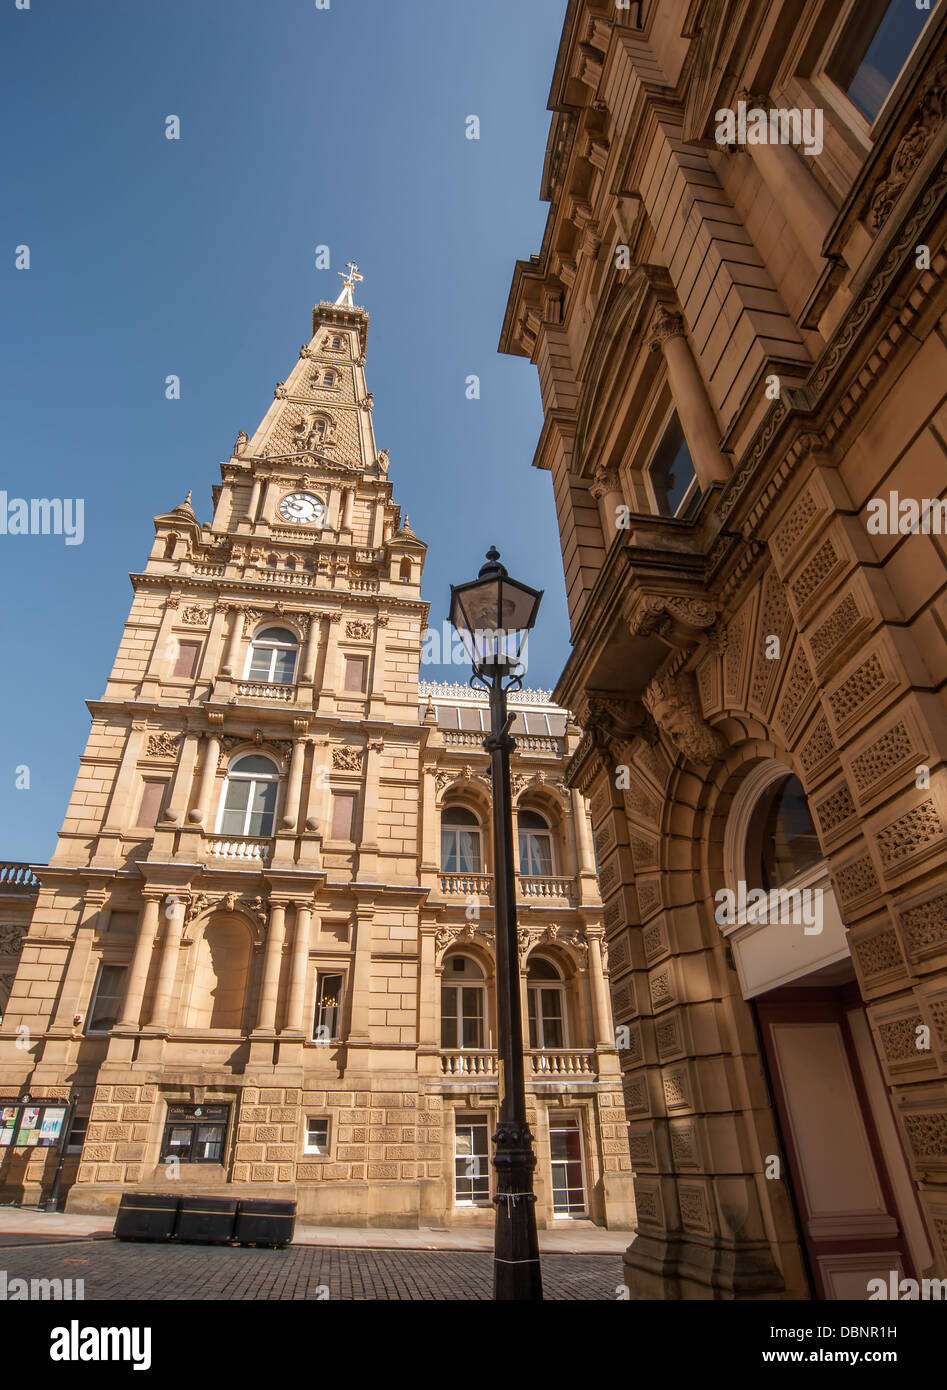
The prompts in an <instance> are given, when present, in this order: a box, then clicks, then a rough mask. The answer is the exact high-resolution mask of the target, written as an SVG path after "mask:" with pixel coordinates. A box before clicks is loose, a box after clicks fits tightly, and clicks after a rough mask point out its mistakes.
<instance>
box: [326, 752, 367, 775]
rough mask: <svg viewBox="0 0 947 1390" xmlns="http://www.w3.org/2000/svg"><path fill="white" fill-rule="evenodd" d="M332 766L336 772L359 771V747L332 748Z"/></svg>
mask: <svg viewBox="0 0 947 1390" xmlns="http://www.w3.org/2000/svg"><path fill="white" fill-rule="evenodd" d="M332 766H333V768H334V769H335V770H336V772H361V770H362V750H361V748H333V750H332Z"/></svg>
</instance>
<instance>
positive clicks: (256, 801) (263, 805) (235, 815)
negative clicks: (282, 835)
mask: <svg viewBox="0 0 947 1390" xmlns="http://www.w3.org/2000/svg"><path fill="white" fill-rule="evenodd" d="M278 791H279V768H278V767H277V766H276V764H275V763H274V762H273V761H272V759H271V758H266V757H264V756H263V755H262V754H260V753H245V754H244V755H243V756H242V757H239V758H235V759H234V761H233V762H232V763H231V764H230V769H229V771H228V773H227V782H226V785H225V787H224V792H223V795H222V797H221V801H220V814H219V816H218V818H217V834H218V835H240V836H248V837H256V838H260V839H266V838H268V837H269V836H270V835H272V834H273V822H274V820H275V817H276V797H277V793H278Z"/></svg>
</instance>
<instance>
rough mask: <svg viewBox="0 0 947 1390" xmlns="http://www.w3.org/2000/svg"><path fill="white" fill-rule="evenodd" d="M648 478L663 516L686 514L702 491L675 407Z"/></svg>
mask: <svg viewBox="0 0 947 1390" xmlns="http://www.w3.org/2000/svg"><path fill="white" fill-rule="evenodd" d="M647 477H648V481H649V483H650V485H651V493H652V496H653V498H654V505H655V509H656V511H658V512H659V513H660V514H661V515H662V516H683V515H684V514H685V513H686V512H688V511H689V510H690V507H691V505H692V504H693V502H694V500H695V498H696V497H697V496H698V494H699V488H698V486H697V475H696V473H695V471H694V461H693V459H692V458H691V451H690V449H689V448H688V447H687V440H686V439H685V438H684V431H683V429H682V428H681V422H680V420H679V419H678V416H677V411H676V410H675V411H673V412H672V413H671V416H670V418H669V420H668V422H667V424H666V425H665V426H664V430H663V432H662V434H661V439H660V442H659V444H658V447H657V448H656V449H655V451H654V454H653V456H652V458H651V462H650V463H649V464H648V468H647Z"/></svg>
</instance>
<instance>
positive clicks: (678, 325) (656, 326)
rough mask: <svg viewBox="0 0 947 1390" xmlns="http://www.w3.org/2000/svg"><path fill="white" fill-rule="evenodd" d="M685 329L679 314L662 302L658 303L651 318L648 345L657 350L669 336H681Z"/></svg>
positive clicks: (653, 350)
mask: <svg viewBox="0 0 947 1390" xmlns="http://www.w3.org/2000/svg"><path fill="white" fill-rule="evenodd" d="M686 333H687V330H686V329H685V327H684V320H683V318H682V317H681V315H680V314H675V313H672V312H671V311H670V310H669V309H668V308H667V307H666V305H664V304H661V305H659V307H658V309H657V311H656V312H655V315H654V318H653V319H652V320H651V331H650V333H649V335H648V347H649V348H650V349H651V351H652V352H658V351H660V349H661V348H662V347H663V346H664V344H665V343H666V342H667V341H668V340H669V339H670V338H683V337H685V336H686Z"/></svg>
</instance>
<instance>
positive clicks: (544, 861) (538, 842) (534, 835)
mask: <svg viewBox="0 0 947 1390" xmlns="http://www.w3.org/2000/svg"><path fill="white" fill-rule="evenodd" d="M517 823H518V827H519V839H520V873H521V874H528V875H529V876H530V877H532V878H541V877H546V878H548V877H549V876H550V875H551V874H552V873H553V872H554V869H553V858H552V836H551V835H550V833H549V826H548V824H547V823H546V821H545V820H544V819H543V817H542V816H541V815H540V814H539V812H538V811H528V810H527V811H520V813H519V815H518V817H517Z"/></svg>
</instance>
